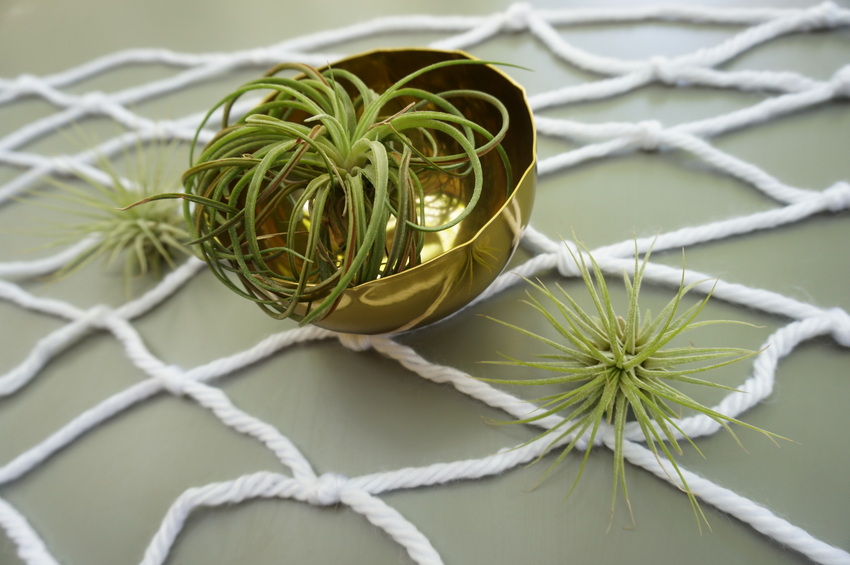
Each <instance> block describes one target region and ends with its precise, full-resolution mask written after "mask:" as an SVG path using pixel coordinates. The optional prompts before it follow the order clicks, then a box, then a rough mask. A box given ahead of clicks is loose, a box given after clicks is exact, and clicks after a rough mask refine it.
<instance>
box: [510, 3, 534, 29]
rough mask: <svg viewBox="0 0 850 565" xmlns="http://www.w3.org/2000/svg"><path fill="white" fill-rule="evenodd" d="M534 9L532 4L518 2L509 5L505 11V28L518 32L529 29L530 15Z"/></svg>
mask: <svg viewBox="0 0 850 565" xmlns="http://www.w3.org/2000/svg"><path fill="white" fill-rule="evenodd" d="M533 10H534V8H532V6H531V4H527V3H525V2H517V3H516V4H511V5H510V6H508V9H507V11H506V12H505V29H506V30H508V31H513V32H518V31H524V30H526V29H528V16H529V15H531V12H532V11H533Z"/></svg>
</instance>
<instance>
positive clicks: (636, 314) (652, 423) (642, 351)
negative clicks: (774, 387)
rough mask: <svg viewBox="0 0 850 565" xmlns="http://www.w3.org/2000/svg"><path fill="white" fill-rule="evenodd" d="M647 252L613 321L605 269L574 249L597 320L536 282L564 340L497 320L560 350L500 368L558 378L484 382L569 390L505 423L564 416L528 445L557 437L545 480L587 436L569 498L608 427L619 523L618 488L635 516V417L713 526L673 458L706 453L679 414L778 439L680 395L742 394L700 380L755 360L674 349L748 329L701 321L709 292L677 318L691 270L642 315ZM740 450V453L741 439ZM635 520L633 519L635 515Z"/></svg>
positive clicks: (738, 353) (723, 351)
mask: <svg viewBox="0 0 850 565" xmlns="http://www.w3.org/2000/svg"><path fill="white" fill-rule="evenodd" d="M568 249H569V248H568ZM650 253H651V249H650V250H649V251H647V252H646V254H645V256H644V259H643V261H642V262H639V260H638V252H637V248H636V249H635V263H634V273H633V276H632V277H631V278H630V277H629V275H628V274H627V273H625V272H624V273H623V279H624V284H625V288H626V293H627V297H628V309H627V311H626V314H625V317H623V316H619V315H617V314H616V313H615V311H614V307H613V306H612V303H611V297H610V295H609V292H608V287H607V284H606V282H605V278H604V276H603V274H602V270H601V269H600V267H599V265H598V264H597V262H596V261H595V260H594V258H593V257H592V256H591V255H590V253H589V252H588V250H587V248H586V247H585V246H584V245H582V244H579V249H578V251H577V252H575V253H574V252H573V251H572V250H570V254H571V255H572V257H573V260H574V261H575V263H576V265H577V267H578V270H579V272H580V274H581V277H582V279H583V280H584V283H585V285H586V287H587V291H588V293H589V295H590V298H591V301H592V303H593V306H594V310H595V312H594V313H588V312H585V311H584V310H583V309H582V308H581V307H580V306H579V305H578V304H577V303H576V301H575V300H574V299H573V298H572V297H571V296H570V295H569V294H567V292H566V291H564V290H563V289H562V288H561V287H560V286H558V291H557V293H556V292H553V291H552V290H550V289H549V288H547V287H546V286H545V285H543V284H542V283H540V282H539V281H538V282H537V283H533V282H532V283H531V285H532V287H533V288H534V290H535V291H537V293H538V294H540V295H542V297H543V300H540V299H538V298H537V297H535V296H534V295H533V294H532V293H531V292H529V293H528V301H526V303H527V304H529V305H530V306H531V307H532V308H534V309H535V310H536V311H537V312H539V313H540V314H541V315H543V317H544V318H545V319H546V320H547V322H548V323H549V324H550V325H551V326H552V327H553V328H554V329H555V331H556V332H557V334H558V335H559V336H560V338H561V339H562V341H556V340H554V339H549V338H547V337H544V336H541V335H538V334H536V333H533V332H531V331H528V330H525V329H523V328H521V327H519V326H516V325H513V324H509V323H506V322H503V321H499V320H495V321H497V322H499V323H501V324H503V325H505V326H507V327H509V328H512V329H514V330H517V331H519V332H521V333H522V334H524V335H526V336H529V337H531V338H533V339H534V340H536V341H538V342H540V343H542V344H544V345H546V346H549V347H551V348H552V349H554V350H555V352H554V353H549V354H543V355H539V356H538V357H539V359H540V360H539V361H522V360H518V359H514V358H510V357H507V356H505V357H506V359H507V360H506V361H497V362H495V363H498V364H504V365H510V366H516V367H523V368H531V369H540V370H543V371H548V372H552V373H556V375H555V376H551V377H543V378H537V379H482V380H486V381H489V382H494V383H502V384H510V385H532V386H536V385H556V386H564V385H566V387H567V388H566V390H564V391H563V392H558V393H555V394H551V395H549V396H545V397H543V398H539V399H537V400H536V401H535V402H537V403H540V406H539V410H537V411H536V412H535V413H534V414H533V415H532V416H529V417H527V418H523V419H519V420H515V421H511V422H500V423H519V424H529V423H533V422H536V421H538V420H541V419H543V418H546V417H548V416H551V415H560V416H563V420H562V421H561V422H560V423H559V424H556V425H555V426H554V427H552V428H550V429H547V430H546V431H544V432H543V433H542V434H540V435H539V436H537V438H535V439H533V440H531V441H537V440H539V439H540V438H542V437H548V438H551V441H549V443H548V445H547V447H546V448H545V451H544V452H543V454H541V455H540V458H542V457H543V456H544V455H546V454H547V453H549V452H550V451H551V450H553V449H560V454H558V456H557V457H556V458H555V460H554V461H553V462H552V464H551V465H550V467H549V469H548V471H547V472H546V474H544V477H543V478H542V479H541V481H542V480H543V479H545V477H546V476H548V474H549V473H550V472H551V471H552V470H553V469H554V468H555V467H556V466H557V465H558V464H560V463H561V462H562V461H563V460H564V459H565V458H566V457H567V455H569V454H570V453H571V452H572V451H573V449H574V448H575V447H576V446H577V445H578V443H579V441H580V440H581V439H582V438H584V439H586V440H587V445H588V448H587V449H586V450H585V453H584V456H583V458H582V462H581V465H580V467H579V470H578V474H577V476H576V478H575V481H574V482H573V485H572V487H571V489H570V491H569V493H570V494H571V493H572V492H573V490H574V489H575V487H576V485H577V484H578V482H579V479H580V478H581V475H582V472H583V471H584V468H585V465H586V463H587V461H588V457H589V453H590V446H592V445H593V443H594V441H595V439H596V437H597V434H598V433H599V431H600V428H601V427H602V426H603V422H605V424H606V425H610V426H611V427H612V428H613V433H614V447H613V449H614V474H613V489H612V496H611V513H612V518H613V512H614V510H615V507H616V498H617V492H618V490H619V489H620V488H622V490H623V494H624V496H625V498H626V503H627V506H628V508H629V514H630V515H632V511H631V505H630V503H629V500H628V490H627V488H626V477H625V462H624V457H623V439H624V435H625V430H626V426H627V422H628V421H629V420H630V419H633V420H634V421H636V422H637V425H638V426H639V427H640V430H641V431H642V432H643V435H644V437H645V438H646V444H647V446H648V447H649V449H650V450H651V451H652V452H653V453H654V454H655V456H656V457H661V456H662V455H663V456H665V457H666V458H667V459H668V460H669V461H670V463H671V465H672V467H673V469H674V470H675V472H676V474H677V475H678V479H679V481H680V483H681V485H682V486H683V489H684V492H685V493H686V494H687V495H688V498H689V500H690V502H691V505H692V507H693V509H694V513H695V514H696V516H697V518H698V522H700V523H702V522H705V523H706V524H708V522H707V521H706V517H705V515H704V514H703V512H702V510H701V508H700V506H699V504H698V502H697V500H696V497H695V496H694V494H693V493H692V492H691V491H690V490H689V488H688V484H687V481H686V480H685V477H684V475H683V473H682V472H681V470H680V468H679V466H678V464H677V463H676V460H675V458H674V453H678V454H681V453H682V448H681V445H680V443H681V440H682V439H684V440H685V441H687V442H688V443H689V444H691V446H692V447H693V448H694V449H695V450H696V451H697V452H698V453H700V454H701V452H700V451H699V448H698V447H697V446H696V445H695V444H694V442H693V441H692V440H691V439H690V438H689V437H688V435H687V434H686V433H685V431H684V430H683V429H682V428H681V427H680V425H679V419H680V418H681V415H680V413H679V410H681V409H683V408H684V409H687V410H691V411H694V412H696V413H701V414H704V415H705V416H708V417H709V418H711V419H712V420H714V421H715V422H717V423H718V424H720V425H721V426H722V427H723V428H724V429H726V430H727V431H728V432H729V433H730V434H731V435H732V437H734V438H735V440H736V441H738V438H737V437H736V436H735V433H734V432H733V431H732V429H731V428H730V426H729V424H730V423H734V424H738V425H741V426H743V427H745V428H748V429H751V430H756V431H758V432H761V433H763V434H765V435H767V436H768V437H769V438H771V439H773V438H775V437H779V436H776V435H775V434H772V433H770V432H766V431H764V430H761V429H759V428H756V427H754V426H752V425H749V424H746V423H744V422H741V421H739V420H737V419H735V418H731V417H729V416H726V415H724V414H721V413H719V412H717V411H715V410H713V409H711V408H709V407H707V406H704V405H703V404H701V403H699V402H698V401H696V400H694V399H693V398H691V397H689V396H687V395H685V394H683V393H682V392H681V391H679V390H678V389H677V388H675V386H674V385H675V384H676V383H688V384H691V385H701V386H706V387H711V388H715V389H723V390H729V391H733V390H735V389H731V388H729V387H726V386H723V385H720V384H717V383H714V382H711V381H708V380H704V379H700V378H697V377H695V376H694V375H695V374H697V373H702V372H705V371H710V370H712V369H716V368H719V367H722V366H725V365H729V364H731V363H735V362H738V361H741V360H743V359H746V358H748V357H751V356H752V355H754V354H755V353H756V352H755V351H751V350H748V349H740V348H734V347H694V346H688V347H668V345H669V344H670V342H671V340H673V339H674V338H676V337H677V336H680V335H681V334H683V333H685V332H688V331H690V330H694V329H697V328H700V327H704V326H708V325H712V324H742V323H743V322H735V321H729V320H709V321H696V318H697V316H698V315H699V314H700V312H701V311H702V309H703V308H704V307H705V305H706V303H707V301H708V300H709V298H710V293H709V294H708V295H707V296H706V297H705V299H703V300H702V301H700V302H699V303H697V304H695V305H693V306H691V307H689V308H687V309H685V310H684V311H681V312H680V306H681V302H682V299H683V297H684V296H685V295H686V294H687V293H688V292H689V291H690V290H691V289H693V288H694V286H696V285H697V284H700V283H699V282H697V283H692V284H689V285H685V284H684V271H683V274H682V277H683V280H682V283H681V285H680V286H679V289H678V292H677V293H676V295H675V296H674V297H673V298H672V299H671V300H670V302H669V303H668V304H667V305H666V306H665V307H664V308H663V309H662V310H661V312H660V313H659V314H658V315H656V316H654V317H653V316H652V315H651V314H650V313H649V312H648V311H647V312H646V313H645V314H644V315H643V316H642V315H641V313H640V310H639V303H638V296H639V293H640V289H641V283H642V280H643V275H644V271H645V269H646V265H647V261H648V260H649V256H650ZM585 254H586V255H587V258H585ZM694 364H696V365H694ZM531 441H530V442H528V443H531ZM738 443H739V445H740V441H738ZM538 460H539V458H538ZM568 496H569V494H568ZM632 520H633V521H634V517H633V515H632Z"/></svg>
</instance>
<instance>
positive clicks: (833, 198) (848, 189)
mask: <svg viewBox="0 0 850 565" xmlns="http://www.w3.org/2000/svg"><path fill="white" fill-rule="evenodd" d="M821 198H823V199H824V200H825V202H826V207H827V209H828V210H829V211H830V212H841V211H842V210H846V209H848V208H850V184H848V183H846V182H844V181H839V182H837V183H835V184H834V185H832V186H830V187H829V188H827V189H826V190H824V191H823V193H822V196H821Z"/></svg>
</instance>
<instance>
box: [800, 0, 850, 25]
mask: <svg viewBox="0 0 850 565" xmlns="http://www.w3.org/2000/svg"><path fill="white" fill-rule="evenodd" d="M843 17H844V14H843V13H842V10H841V8H839V7H838V6H837V5H836V4H835V3H834V2H824V3H822V4H818V5H817V6H812V7H811V8H809V9H808V10H806V12H805V13H804V14H803V15H802V16H801V18H800V23H799V30H800V31H812V30H816V29H822V28H825V27H836V26H837V25H839V24H840V23H841V22H842V21H843Z"/></svg>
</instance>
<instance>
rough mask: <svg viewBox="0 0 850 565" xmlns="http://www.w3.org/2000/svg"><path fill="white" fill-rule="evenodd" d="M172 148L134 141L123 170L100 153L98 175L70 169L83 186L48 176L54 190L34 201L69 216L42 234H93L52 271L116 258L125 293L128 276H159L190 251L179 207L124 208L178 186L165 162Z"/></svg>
mask: <svg viewBox="0 0 850 565" xmlns="http://www.w3.org/2000/svg"><path fill="white" fill-rule="evenodd" d="M172 151H173V143H162V144H154V146H149V147H145V146H143V144H142V143H141V142H138V143H136V144H135V145H134V147H133V148H132V149H127V150H126V151H125V152H124V153H123V160H124V162H125V166H126V168H127V174H126V175H123V174H121V172H119V170H118V168H117V167H116V166H115V165H113V164H112V162H111V161H110V160H109V159H107V158H106V157H102V158H100V159H99V160H98V166H99V169H100V170H101V171H102V172H103V173H104V176H103V178H96V177H95V176H94V175H91V174H87V173H86V172H84V171H83V170H75V171H72V175H73V176H74V177H76V178H77V179H78V180H79V181H82V183H83V186H80V185H79V184H75V183H71V182H66V181H62V180H59V179H56V178H49V179H48V183H49V184H51V185H53V187H54V188H55V189H56V190H55V191H51V192H49V193H48V192H44V193H42V194H41V195H40V196H45V197H47V200H46V201H44V202H42V203H39V205H40V206H45V207H52V208H57V209H59V210H60V211H61V212H62V213H63V214H64V215H66V216H68V217H73V218H74V220H72V221H69V222H67V223H64V224H60V225H58V226H56V227H54V228H53V229H52V230H46V231H45V232H41V233H47V234H48V235H50V234H52V235H53V236H54V237H55V241H54V242H53V244H54V245H67V244H70V243H74V242H77V241H80V240H82V239H85V238H92V239H93V242H92V244H91V245H89V246H88V247H86V248H85V249H84V250H83V251H81V252H80V253H79V254H78V255H76V256H75V257H73V258H72V259H71V260H70V261H69V262H68V263H66V264H65V265H64V266H63V267H62V268H61V269H59V270H58V271H56V272H55V273H54V276H56V277H63V276H67V275H70V274H71V273H74V272H76V271H78V270H79V269H81V268H83V267H85V266H86V265H88V264H90V263H91V262H93V261H95V260H97V259H103V260H105V262H106V266H107V267H109V266H111V265H113V264H115V263H116V262H118V261H119V260H121V261H123V275H124V283H125V289H126V292H127V293H128V294H130V293H131V288H132V282H133V280H135V279H138V278H139V277H141V276H145V275H147V274H152V275H154V276H159V275H160V274H161V273H162V272H163V270H164V268H165V267H168V268H173V267H174V265H175V262H176V260H177V259H178V257H180V256H189V255H191V254H192V253H191V250H190V248H189V247H188V246H187V242H188V241H189V239H190V237H189V232H188V231H187V230H186V227H185V222H184V220H183V215H182V213H181V210H180V207H179V206H175V205H174V204H173V203H171V202H154V203H152V205H151V206H145V207H139V208H133V209H130V210H128V211H124V209H125V208H127V207H128V206H131V205H132V204H133V203H134V202H137V201H139V200H140V199H144V198H148V197H150V196H152V195H154V194H158V193H160V192H162V191H163V190H167V189H169V188H171V187H173V186H175V185H177V186H179V184H178V183H179V176H177V175H175V176H174V177H173V178H171V177H169V174H168V165H167V164H166V161H165V160H166V158H167V157H168V155H170V153H171V152H172Z"/></svg>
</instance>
